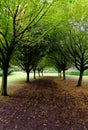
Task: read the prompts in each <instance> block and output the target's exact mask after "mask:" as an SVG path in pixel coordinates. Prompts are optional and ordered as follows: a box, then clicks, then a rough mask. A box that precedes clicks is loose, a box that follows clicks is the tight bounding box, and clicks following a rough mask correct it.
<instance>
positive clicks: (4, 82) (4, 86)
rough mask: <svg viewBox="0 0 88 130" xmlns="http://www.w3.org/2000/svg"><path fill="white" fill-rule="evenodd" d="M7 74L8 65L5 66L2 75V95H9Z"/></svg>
mask: <svg viewBox="0 0 88 130" xmlns="http://www.w3.org/2000/svg"><path fill="white" fill-rule="evenodd" d="M7 76H8V67H4V68H3V75H2V85H1V96H7Z"/></svg>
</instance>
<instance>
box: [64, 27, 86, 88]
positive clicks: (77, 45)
mask: <svg viewBox="0 0 88 130" xmlns="http://www.w3.org/2000/svg"><path fill="white" fill-rule="evenodd" d="M87 42H88V36H87V32H86V31H85V28H84V27H83V26H82V25H81V26H80V27H79V26H76V28H75V30H74V29H73V30H71V31H70V33H69V39H68V40H67V44H66V47H67V50H68V53H69V54H70V55H69V58H70V60H71V61H72V64H73V65H74V66H75V67H76V68H77V69H78V70H79V71H80V75H79V80H78V83H77V86H81V85H82V77H83V73H84V71H85V70H87V69H88V44H87Z"/></svg>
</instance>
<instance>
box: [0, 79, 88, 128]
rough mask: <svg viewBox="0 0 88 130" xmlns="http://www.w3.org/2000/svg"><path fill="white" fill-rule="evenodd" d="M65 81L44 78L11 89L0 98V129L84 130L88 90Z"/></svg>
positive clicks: (87, 113) (86, 119)
mask: <svg viewBox="0 0 88 130" xmlns="http://www.w3.org/2000/svg"><path fill="white" fill-rule="evenodd" d="M64 82H65V81H62V80H61V79H58V78H51V77H47V78H41V79H37V80H34V81H32V82H31V83H30V84H26V83H25V84H23V83H22V84H21V87H20V89H19V90H17V91H14V92H12V91H13V90H11V89H13V88H10V91H9V92H10V97H0V130H87V128H88V118H87V117H88V100H87V99H88V93H86V94H84V93H82V92H78V91H77V90H76V89H77V88H76V89H75V88H69V86H64ZM22 85H23V86H22ZM16 87H18V86H16Z"/></svg>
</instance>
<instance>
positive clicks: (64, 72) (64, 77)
mask: <svg viewBox="0 0 88 130" xmlns="http://www.w3.org/2000/svg"><path fill="white" fill-rule="evenodd" d="M65 79H66V77H65V70H63V80H65Z"/></svg>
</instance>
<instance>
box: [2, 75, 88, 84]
mask: <svg viewBox="0 0 88 130" xmlns="http://www.w3.org/2000/svg"><path fill="white" fill-rule="evenodd" d="M36 76H38V75H37V74H36ZM44 76H50V77H52V76H54V77H57V76H58V73H44ZM78 77H79V76H78V75H66V79H73V80H76V81H77V80H78ZM30 78H31V79H33V73H31V74H30ZM21 81H24V82H25V81H26V73H25V72H13V73H12V74H11V75H9V76H8V86H11V85H13V84H18V83H19V82H21ZM87 81H88V76H83V82H87ZM1 82H2V77H0V86H1Z"/></svg>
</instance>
